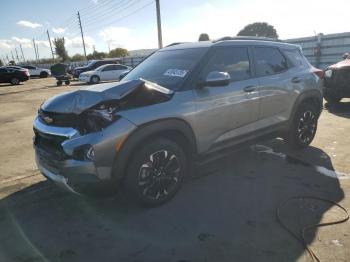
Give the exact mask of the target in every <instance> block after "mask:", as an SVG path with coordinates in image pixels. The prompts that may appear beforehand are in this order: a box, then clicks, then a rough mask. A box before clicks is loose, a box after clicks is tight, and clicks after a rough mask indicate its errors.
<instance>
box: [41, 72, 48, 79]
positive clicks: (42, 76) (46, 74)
mask: <svg viewBox="0 0 350 262" xmlns="http://www.w3.org/2000/svg"><path fill="white" fill-rule="evenodd" d="M48 76H49V74H48V73H47V72H41V73H40V78H46V77H48Z"/></svg>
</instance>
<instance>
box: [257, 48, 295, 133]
mask: <svg viewBox="0 0 350 262" xmlns="http://www.w3.org/2000/svg"><path fill="white" fill-rule="evenodd" d="M254 57H255V60H254V61H255V68H256V75H257V77H258V79H259V91H260V114H259V120H260V121H259V128H264V127H268V126H271V125H274V124H279V123H282V122H284V121H286V120H287V119H288V117H289V112H290V108H291V107H292V103H293V101H294V97H295V96H296V95H297V94H296V93H294V90H293V86H292V84H293V83H292V81H294V80H293V79H292V78H293V77H291V74H290V72H289V64H288V61H287V58H286V57H285V55H284V54H283V53H282V52H281V50H280V49H279V48H277V47H272V46H257V47H254Z"/></svg>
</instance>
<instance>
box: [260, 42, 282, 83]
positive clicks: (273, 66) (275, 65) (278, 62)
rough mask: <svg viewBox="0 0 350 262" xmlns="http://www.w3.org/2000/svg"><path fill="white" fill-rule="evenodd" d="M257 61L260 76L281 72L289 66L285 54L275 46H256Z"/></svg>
mask: <svg viewBox="0 0 350 262" xmlns="http://www.w3.org/2000/svg"><path fill="white" fill-rule="evenodd" d="M255 63H256V72H257V75H258V76H266V75H273V74H277V73H281V72H283V71H285V70H286V69H287V68H288V64H287V61H286V59H285V58H284V56H283V55H282V54H281V52H280V51H279V50H278V49H277V48H273V47H255Z"/></svg>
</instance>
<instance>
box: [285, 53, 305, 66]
mask: <svg viewBox="0 0 350 262" xmlns="http://www.w3.org/2000/svg"><path fill="white" fill-rule="evenodd" d="M283 53H284V54H285V55H286V56H287V57H288V59H289V61H290V62H291V63H292V65H293V66H295V67H298V68H308V67H309V63H308V61H307V60H306V58H305V57H304V56H303V55H302V54H301V52H300V51H299V50H298V49H286V50H283Z"/></svg>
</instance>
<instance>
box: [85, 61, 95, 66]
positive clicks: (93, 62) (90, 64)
mask: <svg viewBox="0 0 350 262" xmlns="http://www.w3.org/2000/svg"><path fill="white" fill-rule="evenodd" d="M95 63H96V60H92V61H90V62H89V63H88V64H87V65H86V67H90V66H92V65H93V64H95Z"/></svg>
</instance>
